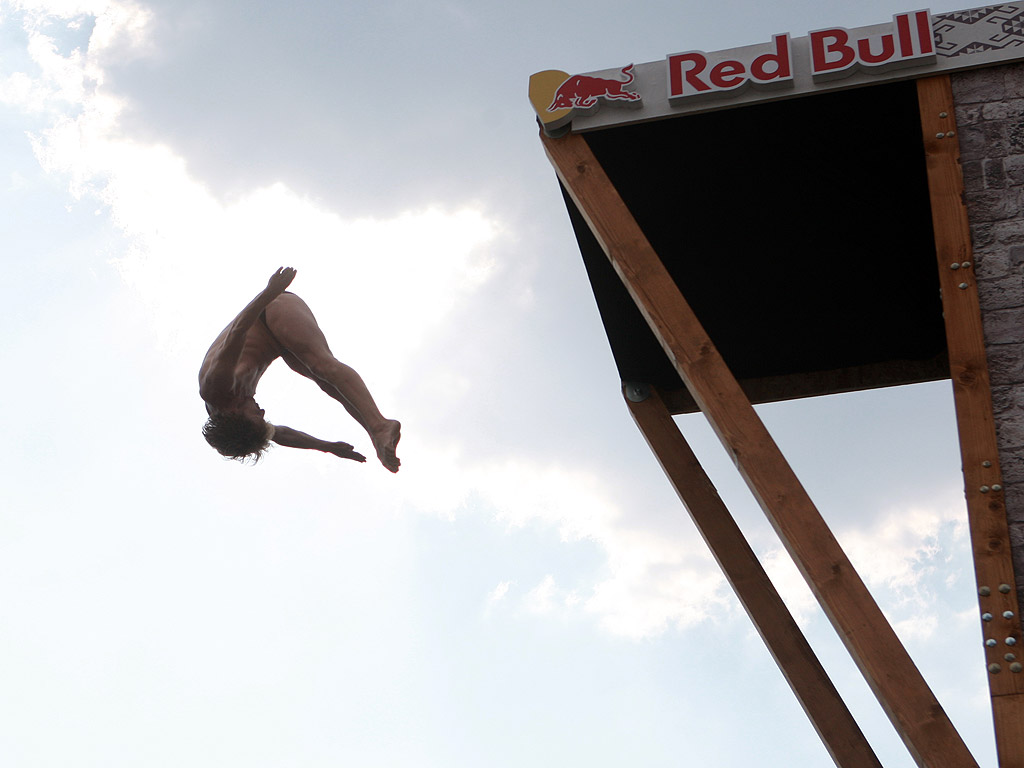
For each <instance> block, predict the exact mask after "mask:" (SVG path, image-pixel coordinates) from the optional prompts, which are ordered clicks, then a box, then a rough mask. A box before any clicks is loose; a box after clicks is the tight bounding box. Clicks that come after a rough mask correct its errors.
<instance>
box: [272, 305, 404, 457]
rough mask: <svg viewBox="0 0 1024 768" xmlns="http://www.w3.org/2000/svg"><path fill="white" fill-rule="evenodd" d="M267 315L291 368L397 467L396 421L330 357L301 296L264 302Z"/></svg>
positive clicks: (352, 374) (359, 379)
mask: <svg viewBox="0 0 1024 768" xmlns="http://www.w3.org/2000/svg"><path fill="white" fill-rule="evenodd" d="M266 318H267V327H268V328H269V329H270V332H271V333H272V334H274V337H275V338H276V339H277V341H278V342H279V344H280V345H281V346H282V347H284V350H285V354H282V357H283V358H284V360H285V361H286V362H287V363H288V365H289V366H290V367H291V368H292V370H294V371H296V372H298V373H301V374H302V375H303V376H306V377H307V378H309V379H312V380H313V381H315V382H316V383H317V384H318V385H319V386H320V388H321V389H322V390H323V391H324V392H326V393H327V394H328V395H330V396H331V397H333V398H334V399H335V400H337V401H338V402H340V403H341V404H342V405H343V406H344V407H345V410H347V411H348V412H349V413H350V414H351V415H352V418H354V419H355V420H356V421H357V422H359V424H360V425H361V426H362V427H363V429H365V430H366V432H367V434H368V435H369V436H370V439H371V440H372V441H373V447H374V449H375V450H376V451H377V457H378V458H379V459H380V461H381V463H382V464H383V465H384V466H385V467H387V468H388V469H389V470H391V471H392V472H397V471H398V467H399V465H400V464H401V462H400V461H399V459H398V457H397V456H396V455H395V449H396V446H397V444H398V441H399V439H400V438H401V424H399V423H398V422H397V421H395V420H394V419H388V418H385V417H384V415H383V414H382V413H381V412H380V409H378V408H377V404H376V403H375V402H374V400H373V396H372V395H371V394H370V391H369V389H368V388H367V386H366V383H365V382H364V381H363V379H362V377H361V376H360V375H359V374H358V373H356V371H355V370H354V369H353V368H351V367H350V366H348V365H345V363H343V362H341V361H340V360H338V359H337V358H335V357H334V355H333V354H332V353H331V350H330V347H329V346H328V345H327V338H326V337H325V336H324V333H323V331H322V330H320V326H319V325H318V324H317V322H316V318H315V317H314V316H313V313H312V311H310V309H309V307H308V306H307V305H306V302H304V301H303V300H302V299H300V298H299V297H298V296H296V295H295V294H291V293H286V294H282V295H281V296H279V297H278V298H277V299H275V300H274V301H273V302H272V303H271V304H270V306H268V307H267V314H266Z"/></svg>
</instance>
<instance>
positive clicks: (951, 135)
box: [946, 131, 956, 139]
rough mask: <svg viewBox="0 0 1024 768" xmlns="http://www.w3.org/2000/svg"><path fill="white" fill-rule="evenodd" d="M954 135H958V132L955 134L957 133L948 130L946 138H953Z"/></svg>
mask: <svg viewBox="0 0 1024 768" xmlns="http://www.w3.org/2000/svg"><path fill="white" fill-rule="evenodd" d="M954 136H956V134H955V133H953V132H952V131H948V132H947V133H946V138H947V139H952V138H953V137H954Z"/></svg>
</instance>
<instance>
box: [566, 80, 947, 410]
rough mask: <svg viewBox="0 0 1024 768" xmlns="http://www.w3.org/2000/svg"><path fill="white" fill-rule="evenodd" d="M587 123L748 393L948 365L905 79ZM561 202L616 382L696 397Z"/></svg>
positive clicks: (863, 383) (941, 373)
mask: <svg viewBox="0 0 1024 768" xmlns="http://www.w3.org/2000/svg"><path fill="white" fill-rule="evenodd" d="M605 108H609V109H610V108H612V107H605ZM585 137H586V140H587V142H588V144H589V145H590V146H591V148H592V150H593V152H594V154H595V155H596V156H597V158H598V160H599V161H600V163H601V165H602V166H603V167H604V169H605V171H606V172H607V173H608V175H609V177H610V178H611V181H612V183H613V184H614V185H615V187H616V189H617V190H618V192H619V193H620V195H622V197H623V199H624V200H625V202H626V204H627V205H628V206H629V208H630V211H631V212H632V214H633V216H634V217H635V218H636V220H637V222H638V223H639V224H640V226H641V227H642V228H643V230H644V232H645V234H646V235H647V238H648V240H649V241H650V242H651V245H652V246H653V247H654V249H655V250H656V251H657V252H658V254H659V255H660V256H661V258H662V261H663V262H664V263H665V265H666V267H667V268H668V269H669V272H670V273H671V274H672V276H673V278H674V279H675V281H676V283H677V284H678V286H679V288H680V290H681V291H682V293H683V295H684V296H685V297H686V300H687V301H688V302H689V303H690V305H691V306H692V307H693V309H694V311H695V312H696V314H697V317H698V318H699V319H700V321H701V322H702V324H703V325H704V327H705V329H706V330H707V332H708V334H709V335H710V336H711V339H712V341H713V342H714V343H715V345H716V346H717V347H718V349H719V350H720V352H721V353H722V356H723V357H724V358H725V361H726V363H727V364H728V365H729V367H730V368H731V370H732V372H733V373H734V374H735V375H736V377H737V378H738V379H739V380H740V383H741V384H742V385H743V387H744V389H745V390H746V392H747V394H748V396H749V397H750V399H751V400H752V401H753V402H755V403H759V402H770V401H774V400H786V399H792V398H797V397H807V396H812V395H822V394H830V393H834V392H844V391H852V390H858V389H867V388H872V387H881V386H891V385H896V384H908V383H913V382H918V381H930V380H935V379H941V378H945V377H947V376H948V364H947V362H946V337H945V331H944V328H943V321H942V305H941V298H940V295H939V284H938V276H937V273H936V259H935V242H934V237H933V232H932V221H931V210H930V205H929V199H928V185H927V178H926V174H925V158H924V149H923V144H922V139H921V123H920V113H919V111H918V103H917V95H916V87H915V84H914V83H913V82H905V83H894V84H885V85H878V86H872V87H867V88H860V89H855V90H849V91H841V92H831V93H828V94H822V95H817V96H809V97H804V98H799V99H791V100H786V101H779V102H772V103H766V104H759V105H755V106H749V107H742V108H739V109H726V110H722V111H718V112H711V113H706V114H702V115H694V116H686V117H680V118H676V119H669V120H662V121H659V122H653V123H646V124H640V125H633V126H625V127H621V128H610V129H605V130H600V131H593V132H590V133H587V134H585ZM566 205H567V208H568V210H569V215H570V218H571V220H572V224H573V227H574V229H575V232H576V237H577V240H578V241H579V245H580V251H581V253H582V255H583V260H584V263H585V265H586V268H587V273H588V275H589V276H590V281H591V284H592V287H593V290H594V296H595V298H596V299H597V304H598V309H599V310H600V313H601V318H602V321H603V323H604V326H605V330H606V332H607V334H608V340H609V343H610V344H611V349H612V354H613V356H614V358H615V362H616V365H617V366H618V369H619V374H620V376H621V378H622V380H623V381H628V382H643V383H648V384H653V385H655V386H658V387H660V388H661V389H662V390H663V391H664V392H665V395H666V400H667V402H668V404H669V406H670V408H671V410H672V411H673V412H675V413H685V412H690V411H693V410H696V405H695V403H694V402H693V400H692V398H690V396H689V394H688V392H687V391H686V389H685V387H684V386H683V383H682V381H681V380H680V379H679V377H678V375H677V374H676V372H675V370H674V368H673V367H672V365H671V364H670V363H669V361H668V359H667V357H666V356H665V354H664V352H663V351H662V350H661V347H660V346H659V345H658V343H657V341H656V340H655V338H654V335H653V334H652V333H651V331H650V329H649V328H648V327H647V325H646V323H645V321H644V320H643V318H642V317H641V315H640V313H639V311H638V310H637V309H636V307H635V305H634V303H633V301H632V300H631V299H630V297H629V295H628V294H627V293H626V290H625V288H624V287H623V286H622V284H621V282H620V281H619V279H618V277H617V276H616V275H615V273H614V270H613V269H612V267H611V264H610V263H609V261H608V258H607V257H606V256H605V254H604V252H603V251H602V250H601V248H600V246H599V245H598V244H597V242H596V241H595V239H594V237H593V235H591V233H590V230H589V228H588V227H587V225H586V223H585V222H584V221H583V219H582V217H581V216H580V214H579V212H578V211H577V210H576V207H575V205H574V204H573V202H572V200H571V199H569V198H568V196H566Z"/></svg>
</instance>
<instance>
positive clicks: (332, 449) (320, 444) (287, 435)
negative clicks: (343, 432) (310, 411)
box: [270, 424, 366, 461]
mask: <svg viewBox="0 0 1024 768" xmlns="http://www.w3.org/2000/svg"><path fill="white" fill-rule="evenodd" d="M270 439H271V440H272V441H273V442H275V443H277V444H278V445H283V446H285V447H286V448H307V449H310V450H314V451H323V452H324V453H330V454H332V455H334V456H337V457H338V458H339V459H352V460H353V461H366V457H365V456H363V454H361V453H357V452H356V451H354V450H352V446H351V445H349V444H348V443H341V442H338V443H329V442H327V441H326V440H321V439H320V438H317V437H313V436H312V435H307V434H306V433H305V432H300V431H299V430H297V429H292V428H291V427H284V426H278V425H277V424H275V425H274V435H273V437H271V438H270Z"/></svg>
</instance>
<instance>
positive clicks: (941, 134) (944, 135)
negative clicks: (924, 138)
mask: <svg viewBox="0 0 1024 768" xmlns="http://www.w3.org/2000/svg"><path fill="white" fill-rule="evenodd" d="M935 138H936V139H944V138H946V134H944V133H936V134H935Z"/></svg>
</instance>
